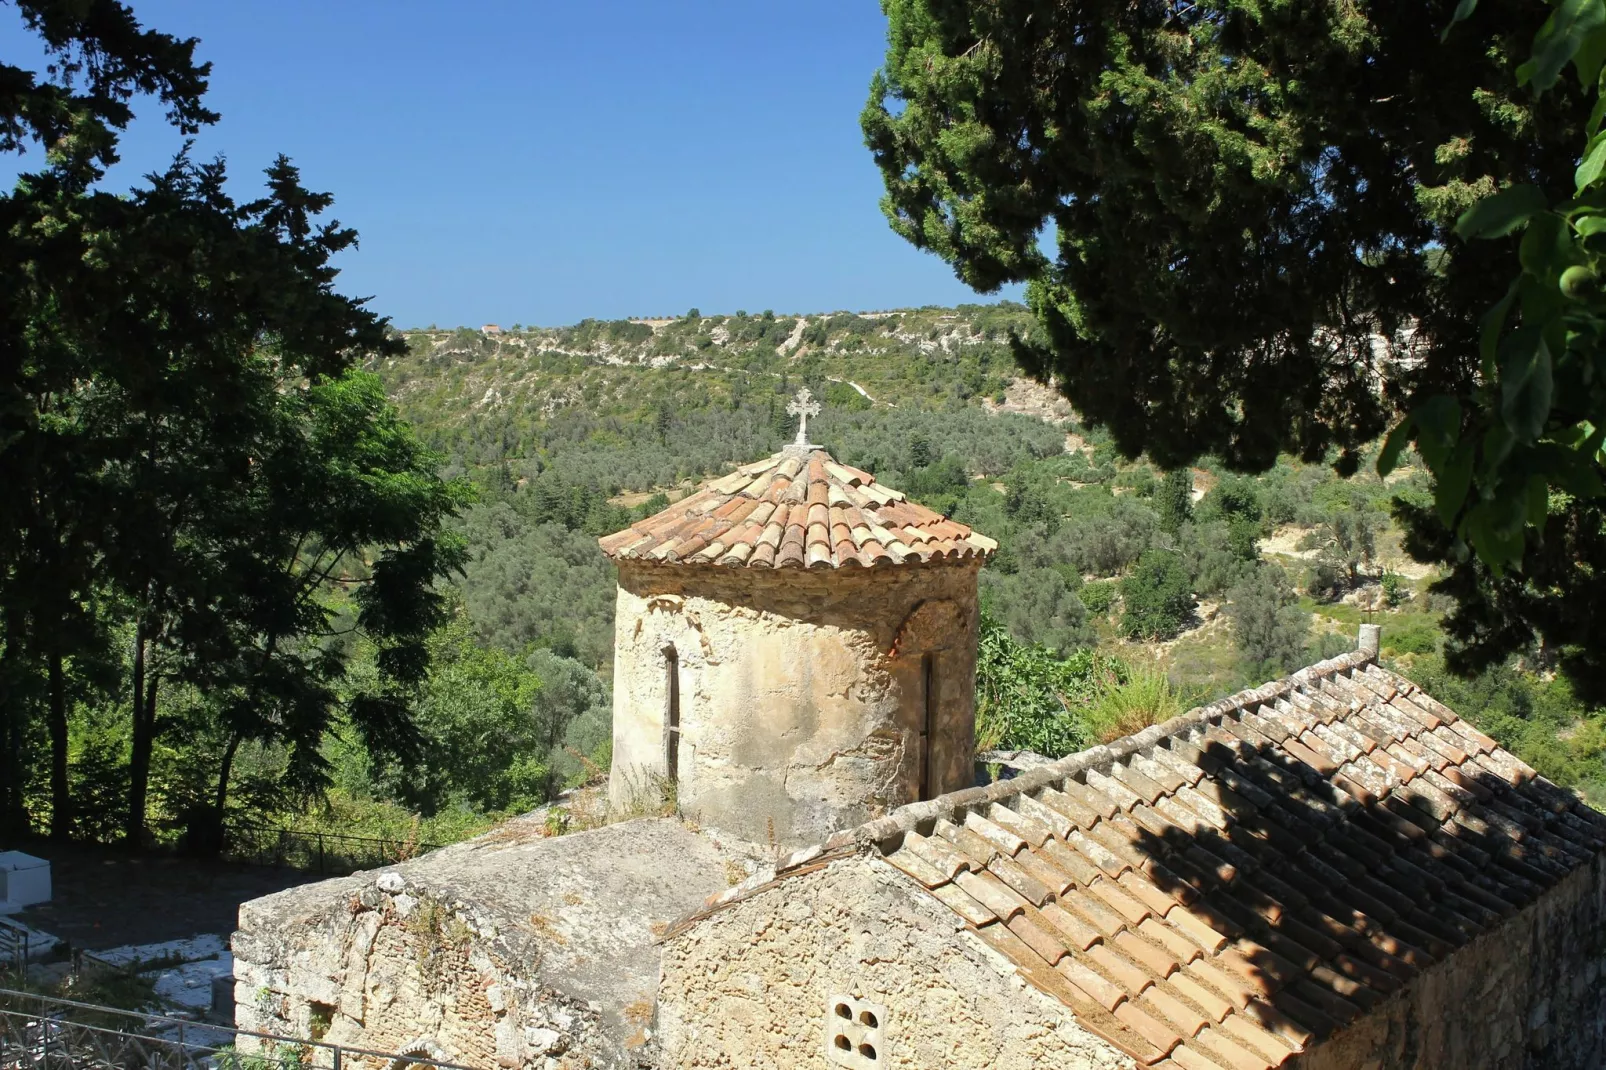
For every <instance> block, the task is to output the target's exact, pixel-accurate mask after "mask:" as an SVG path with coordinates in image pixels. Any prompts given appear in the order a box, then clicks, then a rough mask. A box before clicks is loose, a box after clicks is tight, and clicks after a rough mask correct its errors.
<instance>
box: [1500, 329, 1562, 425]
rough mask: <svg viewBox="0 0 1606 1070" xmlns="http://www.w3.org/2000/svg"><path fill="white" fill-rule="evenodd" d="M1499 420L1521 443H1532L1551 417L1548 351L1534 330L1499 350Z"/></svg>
mask: <svg viewBox="0 0 1606 1070" xmlns="http://www.w3.org/2000/svg"><path fill="white" fill-rule="evenodd" d="M1501 349H1502V350H1503V354H1502V357H1501V362H1500V417H1501V419H1502V420H1504V421H1505V424H1506V426H1507V427H1509V428H1511V433H1512V434H1514V435H1516V436H1517V439H1518V441H1520V442H1532V441H1534V440H1535V439H1537V438H1538V437H1539V433H1540V432H1541V431H1543V430H1544V428H1545V421H1546V420H1547V419H1549V417H1550V401H1551V394H1552V391H1553V389H1554V382H1553V380H1552V376H1551V360H1550V347H1549V346H1547V345H1546V344H1545V340H1544V337H1543V335H1541V334H1540V332H1539V329H1538V328H1536V327H1523V328H1522V329H1520V330H1518V331H1516V332H1514V333H1513V334H1512V335H1511V336H1510V337H1509V338H1508V339H1507V340H1506V345H1504V346H1502V347H1501Z"/></svg>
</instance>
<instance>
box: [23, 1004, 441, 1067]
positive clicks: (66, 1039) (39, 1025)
mask: <svg viewBox="0 0 1606 1070" xmlns="http://www.w3.org/2000/svg"><path fill="white" fill-rule="evenodd" d="M408 1067H423V1068H426V1070H471V1068H469V1067H465V1066H462V1065H460V1064H458V1063H448V1062H442V1061H440V1060H438V1059H431V1058H429V1057H428V1056H427V1055H424V1054H422V1053H420V1054H413V1053H410V1052H401V1053H392V1052H379V1051H368V1050H366V1049H362V1048H349V1047H346V1046H344V1045H341V1044H330V1043H326V1042H324V1041H317V1040H301V1039H298V1038H295V1037H281V1036H275V1035H273V1034H271V1033H253V1032H249V1031H247V1030H243V1029H233V1028H229V1027H227V1026H220V1025H212V1024H210V1023H207V1022H196V1021H190V1020H186V1019H183V1018H169V1017H165V1016H163V1015H159V1014H144V1013H140V1012H136V1011H125V1010H119V1009H117V1008H115V1007H100V1006H96V1005H94V1004H91V1003H78V1002H75V1001H73V1000H66V999H54V998H51V997H47V996H38V995H34V994H33V993H30V992H15V991H12V990H10V989H4V988H0V1070H304V1068H305V1070H313V1068H316V1070H403V1068H408Z"/></svg>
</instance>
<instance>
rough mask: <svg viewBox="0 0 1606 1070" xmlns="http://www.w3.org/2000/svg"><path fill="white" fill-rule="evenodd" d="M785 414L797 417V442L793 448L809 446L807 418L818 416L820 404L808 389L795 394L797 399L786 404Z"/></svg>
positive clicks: (805, 388)
mask: <svg viewBox="0 0 1606 1070" xmlns="http://www.w3.org/2000/svg"><path fill="white" fill-rule="evenodd" d="M786 412H787V414H788V415H790V416H796V417H797V440H796V441H795V442H793V443H792V444H793V445H794V446H807V445H808V444H809V417H810V416H818V415H820V403H819V402H818V401H815V400H814V395H813V394H812V393H810V392H809V388H808V387H806V386H805V387H804V388H803V389H801V390H799V391H798V392H797V397H795V398H793V399H792V400H791V401H788V402H787V403H786Z"/></svg>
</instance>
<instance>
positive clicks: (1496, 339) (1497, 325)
mask: <svg viewBox="0 0 1606 1070" xmlns="http://www.w3.org/2000/svg"><path fill="white" fill-rule="evenodd" d="M1521 287H1522V280H1521V279H1518V280H1516V281H1514V282H1512V284H1511V285H1510V286H1509V287H1507V288H1506V296H1504V297H1502V298H1501V299H1500V301H1499V303H1498V304H1496V305H1495V306H1494V307H1493V308H1491V309H1490V310H1489V311H1488V312H1485V313H1484V314H1483V333H1482V334H1481V335H1480V336H1479V339H1478V351H1479V352H1480V353H1481V354H1482V356H1483V364H1484V374H1485V375H1488V376H1490V377H1493V374H1494V362H1495V354H1496V353H1497V352H1498V350H1499V345H1500V330H1501V328H1503V327H1504V326H1505V324H1506V317H1507V316H1508V315H1510V314H1511V305H1512V303H1513V302H1515V301H1516V300H1517V292H1518V291H1519V290H1520V289H1521Z"/></svg>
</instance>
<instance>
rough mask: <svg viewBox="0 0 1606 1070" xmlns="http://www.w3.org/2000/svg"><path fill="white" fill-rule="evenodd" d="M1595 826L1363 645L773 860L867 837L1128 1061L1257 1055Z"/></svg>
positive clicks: (1443, 936)
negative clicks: (1153, 724)
mask: <svg viewBox="0 0 1606 1070" xmlns="http://www.w3.org/2000/svg"><path fill="white" fill-rule="evenodd" d="M1603 846H1606V817H1603V816H1602V815H1600V814H1597V813H1596V812H1595V811H1593V810H1591V809H1589V808H1588V807H1586V806H1584V805H1583V804H1582V803H1580V802H1579V801H1578V800H1577V799H1576V798H1575V797H1574V796H1572V795H1571V794H1570V793H1568V792H1566V791H1564V790H1562V789H1560V788H1558V787H1557V786H1556V785H1554V784H1552V783H1550V782H1549V781H1547V780H1545V779H1544V778H1543V777H1541V776H1538V775H1537V774H1536V773H1535V772H1534V771H1533V770H1532V769H1530V768H1529V767H1528V766H1526V765H1524V764H1523V763H1522V762H1521V761H1519V760H1518V759H1516V758H1515V757H1513V756H1512V755H1511V754H1509V753H1508V752H1506V751H1504V750H1502V749H1501V748H1499V747H1498V746H1496V745H1495V743H1494V742H1493V741H1492V740H1491V739H1489V738H1488V737H1487V736H1485V735H1483V734H1482V733H1481V732H1479V731H1478V730H1477V729H1475V728H1473V727H1472V726H1471V725H1469V724H1467V723H1466V722H1465V721H1462V720H1461V719H1459V718H1458V717H1456V715H1455V714H1454V713H1452V712H1451V711H1450V710H1449V709H1447V708H1446V707H1444V706H1443V705H1441V704H1440V703H1438V702H1436V701H1434V700H1433V699H1432V698H1431V697H1429V696H1428V695H1426V694H1425V693H1423V692H1422V691H1421V690H1420V689H1418V688H1417V687H1416V686H1415V685H1413V684H1411V683H1410V682H1409V681H1407V680H1405V679H1403V678H1401V677H1399V676H1396V675H1394V674H1393V673H1390V672H1387V671H1385V670H1383V669H1381V668H1379V667H1378V666H1377V665H1376V664H1374V663H1373V660H1372V659H1371V658H1370V657H1369V656H1367V655H1365V654H1362V653H1359V652H1357V653H1355V654H1347V655H1343V656H1341V657H1338V658H1335V659H1332V660H1330V661H1326V662H1322V663H1320V664H1318V665H1315V666H1312V667H1311V668H1309V669H1305V670H1302V671H1301V672H1299V673H1296V674H1294V675H1293V676H1292V677H1289V678H1287V679H1285V680H1282V681H1279V682H1277V683H1274V684H1268V685H1266V686H1265V687H1262V688H1257V689H1254V690H1250V691H1246V692H1242V693H1240V694H1238V695H1236V696H1234V697H1232V698H1230V699H1226V700H1223V701H1222V702H1218V703H1215V704H1214V705H1211V706H1206V707H1203V708H1201V709H1197V710H1194V711H1192V712H1190V713H1188V714H1186V715H1184V716H1183V717H1180V718H1176V719H1175V720H1173V721H1170V722H1168V723H1167V724H1165V725H1161V726H1157V727H1155V728H1150V729H1146V730H1144V731H1143V732H1140V733H1138V734H1136V735H1134V736H1128V737H1127V738H1125V739H1122V740H1118V741H1117V742H1115V743H1113V744H1111V745H1109V746H1107V747H1094V748H1092V749H1091V750H1089V751H1084V752H1082V753H1081V754H1076V755H1072V756H1070V757H1068V758H1064V759H1061V760H1060V761H1058V762H1055V763H1053V764H1051V765H1049V766H1045V767H1043V768H1041V769H1034V770H1031V771H1029V772H1027V773H1024V774H1022V775H1021V776H1019V777H1017V778H1015V779H1014V780H1010V781H1003V782H1000V783H997V784H993V785H990V786H988V787H985V788H976V789H970V790H967V791H962V792H956V793H954V794H952V795H947V796H943V797H942V798H939V799H936V800H933V801H932V802H927V803H917V804H914V805H912V806H906V807H903V808H901V809H899V810H897V811H894V812H893V813H892V814H891V815H889V816H887V817H884V818H881V819H879V820H877V821H873V822H871V823H869V824H868V825H865V826H862V827H860V828H858V829H854V830H849V831H847V832H843V833H839V834H837V836H835V837H833V838H832V839H831V840H828V841H827V842H826V843H825V844H824V845H822V846H820V847H815V848H810V849H808V850H806V851H800V852H797V853H796V854H794V855H792V856H790V857H789V858H787V859H785V860H783V862H782V863H781V865H780V866H779V867H777V872H778V876H777V877H776V878H774V879H784V878H785V877H786V876H787V875H788V874H789V873H791V872H804V871H807V870H808V869H811V868H816V867H818V866H819V865H821V864H822V863H824V862H826V861H827V860H829V859H831V858H833V857H843V856H845V855H846V854H850V853H856V852H857V851H862V850H866V849H868V850H870V851H871V852H872V854H875V855H879V856H881V857H884V858H885V859H886V861H888V862H890V863H891V864H892V865H894V866H896V867H898V868H899V869H900V870H902V871H903V872H904V873H905V874H907V875H908V876H909V877H910V878H911V879H912V880H913V881H915V882H916V883H917V884H918V885H919V886H920V887H921V888H924V889H926V890H927V891H928V892H929V894H931V895H932V896H934V897H935V898H936V899H938V900H940V901H941V902H942V903H944V904H946V905H947V906H948V907H949V908H950V909H952V910H953V912H954V913H955V915H957V916H958V917H959V918H962V919H963V920H964V921H965V923H966V924H967V925H968V926H969V927H970V928H971V929H973V930H974V931H975V932H976V933H977V934H978V935H979V936H980V937H981V938H982V939H983V940H985V941H987V943H989V944H990V945H991V946H992V947H994V948H996V949H997V950H998V951H1000V952H1001V953H1002V954H1003V955H1004V956H1005V957H1006V958H1008V959H1009V960H1010V961H1011V962H1013V963H1014V964H1015V965H1016V966H1017V968H1018V969H1019V970H1020V973H1021V974H1022V976H1023V977H1025V978H1026V979H1027V980H1028V981H1030V982H1031V983H1032V984H1034V985H1036V986H1037V987H1038V988H1039V989H1041V990H1042V991H1044V992H1047V993H1049V994H1051V995H1053V996H1056V997H1058V998H1060V999H1061V1000H1063V1001H1064V1002H1065V1003H1066V1004H1067V1005H1068V1006H1069V1007H1070V1008H1071V1009H1072V1010H1073V1011H1074V1012H1075V1014H1076V1017H1077V1019H1078V1021H1080V1022H1081V1023H1082V1024H1083V1025H1084V1026H1085V1027H1086V1028H1088V1029H1090V1030H1092V1031H1093V1032H1095V1033H1098V1034H1099V1035H1101V1036H1103V1037H1104V1038H1105V1039H1107V1040H1108V1041H1110V1042H1111V1043H1112V1044H1114V1045H1115V1046H1116V1047H1118V1048H1120V1049H1121V1050H1123V1051H1125V1052H1126V1053H1127V1054H1129V1055H1131V1056H1132V1057H1133V1058H1134V1059H1136V1060H1137V1062H1138V1063H1139V1064H1140V1065H1143V1066H1155V1067H1160V1068H1162V1070H1266V1068H1269V1067H1275V1066H1279V1065H1281V1064H1283V1063H1284V1062H1285V1061H1286V1060H1287V1059H1289V1058H1290V1057H1291V1056H1292V1055H1293V1054H1294V1053H1296V1052H1298V1051H1301V1050H1303V1049H1305V1048H1306V1047H1308V1046H1311V1045H1313V1044H1315V1043H1318V1042H1319V1041H1320V1040H1321V1039H1323V1038H1325V1037H1326V1036H1328V1035H1329V1034H1331V1033H1332V1032H1334V1031H1335V1030H1337V1029H1339V1028H1341V1027H1342V1026H1343V1025H1345V1024H1346V1023H1348V1022H1350V1021H1353V1020H1354V1019H1356V1018H1357V1017H1359V1016H1360V1015H1363V1014H1364V1013H1366V1012H1367V1011H1368V1010H1370V1009H1371V1008H1373V1007H1375V1006H1377V1005H1378V1004H1379V1003H1381V1002H1382V1001H1384V1000H1386V999H1388V998H1389V996H1390V995H1391V994H1392V993H1394V992H1396V991H1398V990H1399V989H1400V988H1401V986H1402V985H1405V984H1407V983H1409V982H1410V980H1411V979H1412V978H1413V977H1415V976H1416V975H1417V974H1418V972H1420V971H1422V970H1424V969H1426V968H1428V967H1430V966H1432V965H1433V964H1434V963H1436V962H1440V961H1442V960H1443V959H1445V958H1446V957H1447V956H1450V955H1452V954H1454V953H1455V951H1456V950H1457V949H1459V948H1461V947H1463V946H1465V945H1466V944H1467V943H1468V942H1470V941H1471V940H1472V939H1474V938H1475V937H1476V936H1477V935H1478V934H1480V933H1482V932H1485V931H1487V930H1489V929H1491V928H1493V927H1495V926H1498V925H1500V924H1501V923H1502V921H1503V920H1504V919H1506V918H1508V917H1509V916H1510V915H1511V914H1513V913H1514V912H1515V911H1517V910H1518V909H1519V908H1521V907H1522V906H1524V905H1526V904H1528V903H1531V902H1533V901H1534V900H1535V899H1536V898H1538V897H1539V896H1541V895H1543V894H1544V893H1545V891H1546V890H1547V889H1548V888H1550V887H1551V886H1553V885H1554V884H1556V883H1557V882H1558V881H1559V880H1561V879H1562V878H1563V877H1564V876H1566V875H1567V874H1568V873H1569V872H1571V871H1572V870H1573V869H1575V868H1577V867H1579V866H1581V865H1585V864H1586V863H1587V862H1588V861H1589V860H1590V859H1591V858H1592V857H1593V856H1594V855H1595V854H1596V853H1598V852H1599V851H1600V850H1601V849H1602V847H1603ZM745 894H747V893H746V892H744V891H742V890H741V888H740V886H739V887H738V889H733V890H731V891H729V892H726V893H723V894H722V895H721V896H720V897H717V898H716V899H714V900H711V906H710V909H719V908H720V906H721V904H722V903H724V902H727V901H734V900H736V899H738V898H742V897H743V896H744V895H745ZM688 920H690V919H688ZM1468 1013H1473V1014H1475V1013H1477V1011H1476V1009H1475V1008H1470V1009H1469V1010H1468Z"/></svg>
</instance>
